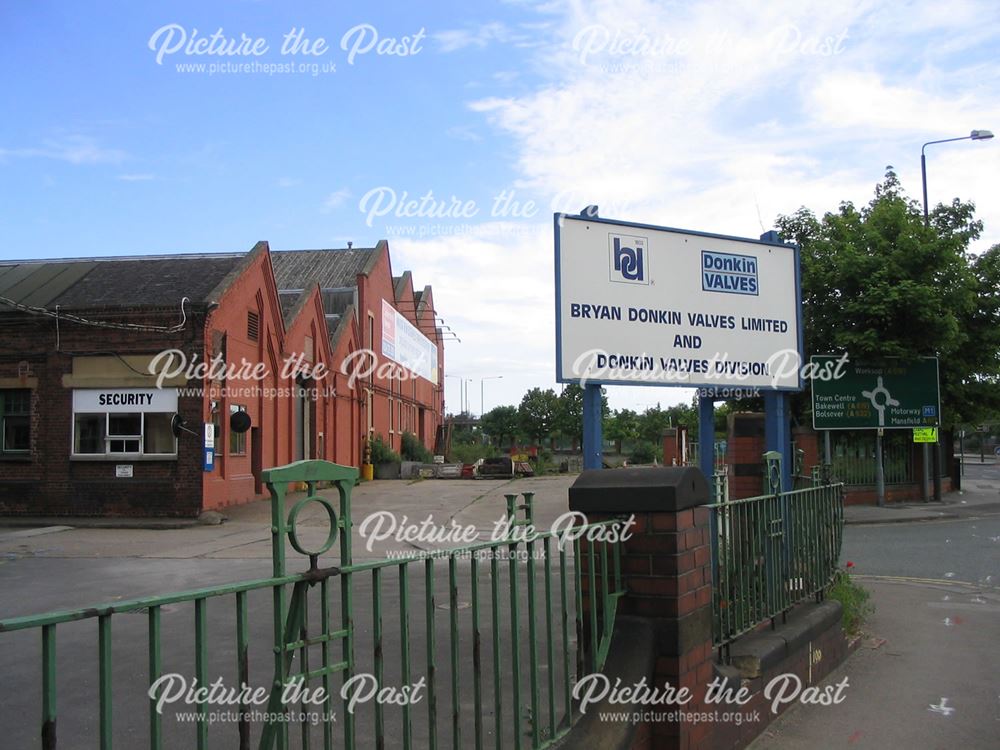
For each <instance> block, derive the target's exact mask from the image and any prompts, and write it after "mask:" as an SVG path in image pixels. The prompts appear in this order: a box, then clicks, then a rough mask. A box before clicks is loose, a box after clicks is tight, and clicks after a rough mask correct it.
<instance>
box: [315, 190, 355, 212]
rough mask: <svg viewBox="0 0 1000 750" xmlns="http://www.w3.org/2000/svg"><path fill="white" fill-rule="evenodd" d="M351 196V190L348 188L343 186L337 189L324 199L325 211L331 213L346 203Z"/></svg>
mask: <svg viewBox="0 0 1000 750" xmlns="http://www.w3.org/2000/svg"><path fill="white" fill-rule="evenodd" d="M350 197H351V191H350V190H348V189H347V188H341V189H340V190H336V191H334V192H332V193H330V194H329V195H328V196H326V200H325V201H323V209H322V210H323V213H329V212H330V211H333V210H335V209H337V208H340V207H341V206H342V205H344V202H345V201H346V200H347V199H348V198H350Z"/></svg>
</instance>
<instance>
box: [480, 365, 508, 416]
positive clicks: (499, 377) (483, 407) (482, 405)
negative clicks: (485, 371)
mask: <svg viewBox="0 0 1000 750" xmlns="http://www.w3.org/2000/svg"><path fill="white" fill-rule="evenodd" d="M502 379H503V375H487V376H486V377H485V378H479V416H480V417H482V416H483V414H485V413H486V399H485V398H484V395H485V393H486V391H485V390H484V388H483V383H485V382H486V381H487V380H502Z"/></svg>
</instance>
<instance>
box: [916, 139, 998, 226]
mask: <svg viewBox="0 0 1000 750" xmlns="http://www.w3.org/2000/svg"><path fill="white" fill-rule="evenodd" d="M992 137H993V131H991V130H973V131H972V132H971V133H969V134H968V135H963V136H962V137H961V138H944V139H942V140H940V141H927V143H925V144H924V145H923V146H921V147H920V177H921V180H922V181H923V187H924V224H925V225H926V224H929V223H930V216H929V214H928V210H927V155H926V154H925V153H924V149H926V148H927V147H928V146H933V145H934V144H935V143H952V142H953V141H988V140H989V139H990V138H992Z"/></svg>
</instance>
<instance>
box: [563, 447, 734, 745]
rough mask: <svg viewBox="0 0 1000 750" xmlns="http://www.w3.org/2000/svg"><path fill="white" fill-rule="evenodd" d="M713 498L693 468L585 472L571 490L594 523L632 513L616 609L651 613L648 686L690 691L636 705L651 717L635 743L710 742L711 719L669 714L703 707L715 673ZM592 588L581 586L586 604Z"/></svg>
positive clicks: (576, 507) (574, 506)
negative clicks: (683, 697) (672, 700)
mask: <svg viewBox="0 0 1000 750" xmlns="http://www.w3.org/2000/svg"><path fill="white" fill-rule="evenodd" d="M708 502H710V492H709V488H708V484H707V482H706V481H705V477H704V475H703V474H702V473H701V471H699V470H698V469H696V468H693V467H663V468H653V469H616V470H612V471H600V470H593V471H585V472H583V473H582V474H581V475H580V476H579V478H578V479H577V480H576V482H575V483H574V484H573V486H572V487H571V488H570V490H569V507H570V510H573V511H578V512H581V513H583V514H584V515H586V516H587V520H588V521H590V522H596V521H603V520H608V519H611V518H615V517H620V516H623V515H624V516H629V515H634V517H635V523H634V524H633V526H632V527H631V529H630V531H631V537H630V538H629V539H628V540H627V541H625V542H624V546H623V548H622V558H621V566H622V568H621V570H622V583H623V586H624V587H625V590H626V592H627V593H626V595H625V596H624V597H623V598H622V599H621V600H620V602H619V605H618V613H619V614H621V615H633V616H640V617H644V618H648V619H649V621H650V622H651V623H652V625H653V627H654V631H655V634H656V635H655V644H656V645H655V665H654V666H653V669H652V673H653V675H654V677H653V681H652V684H651V687H653V688H660V689H662V688H664V686H665V685H670V686H671V687H674V688H682V687H683V688H687V689H688V690H689V691H690V693H691V695H692V697H691V699H690V701H689V702H688V703H687V704H686V705H683V706H679V705H676V704H672V705H649V706H640V707H638V710H639V711H641V712H643V713H645V714H647V717H648V718H649V719H651V720H649V721H642V722H639V724H638V725H637V730H636V732H635V734H634V735H633V738H632V743H631V747H632V748H634V749H636V750H639V749H641V750H645V749H646V748H649V749H652V748H656V750H664V749H669V748H696V747H706V746H708V742H709V741H710V739H711V737H710V732H711V731H712V726H711V725H710V724H708V723H701V722H691V721H685V720H683V719H682V720H680V721H678V720H676V718H675V717H670V716H669V714H671V713H674V714H676V713H677V712H678V711H683V712H685V713H688V714H690V713H694V712H702V711H705V710H706V708H705V703H704V694H705V689H706V686H707V685H708V683H709V682H710V681H711V680H712V679H713V676H714V674H713V673H714V670H713V652H712V549H711V540H710V536H709V510H708V508H705V507H703V506H704V505H705V504H706V503H708ZM589 593H590V592H589V591H588V590H586V589H584V594H583V596H584V611H588V608H589V606H590V602H589ZM613 667H614V665H610V664H608V665H606V667H605V671H606V672H607V671H608V670H609V669H613ZM623 708H624V707H623ZM671 719H674V720H671Z"/></svg>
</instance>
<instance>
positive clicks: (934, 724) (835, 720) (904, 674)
mask: <svg viewBox="0 0 1000 750" xmlns="http://www.w3.org/2000/svg"><path fill="white" fill-rule="evenodd" d="M964 486H965V488H966V492H965V493H964V494H963V495H958V494H957V493H952V494H951V495H949V496H946V498H945V499H946V501H947V504H946V507H947V509H948V510H949V512H952V513H953V514H954V515H957V516H959V517H958V518H955V519H948V520H936V521H915V522H912V523H884V524H879V525H848V526H847V527H846V529H845V531H844V555H843V560H844V561H847V560H850V561H851V562H854V564H855V565H854V568H852V570H853V571H855V572H856V573H857V576H856V577H857V578H858V580H859V581H860V582H861V583H862V584H863V585H864V586H865V587H866V588H868V589H869V590H870V591H871V593H872V600H873V602H874V604H875V607H876V610H875V614H874V616H873V617H872V619H871V620H870V622H869V623H868V624H867V625H866V627H865V633H866V634H865V637H864V638H863V639H862V641H861V645H860V647H859V648H858V650H857V651H856V652H855V653H854V654H853V655H852V656H851V657H850V658H849V659H848V660H847V661H846V662H845V663H844V664H843V665H841V667H840V668H839V669H837V670H835V671H834V672H833V673H832V674H831V675H829V676H828V677H827V679H826V680H824V682H823V684H824V685H826V684H835V683H836V682H838V681H839V680H840V679H842V678H843V677H845V676H846V677H847V678H848V679H849V685H850V686H849V689H848V691H847V698H846V700H845V701H844V702H843V703H842V704H840V705H837V706H830V707H824V706H810V707H807V708H803V707H801V706H796V707H795V708H793V709H792V710H790V711H789V712H787V713H786V714H784V715H783V716H781V717H780V718H779V719H778V720H777V721H776V722H775V723H774V724H772V725H771V726H770V727H769V728H768V730H767V731H766V732H765V733H764V734H763V735H761V736H760V737H759V738H758V739H757V740H756V742H755V743H754V744H753V745H752V746H751V747H753V748H754V749H755V750H761V749H762V748H776V749H777V750H792V749H793V748H809V749H810V750H812V749H813V748H879V749H880V750H881V749H882V748H906V749H907V750H910V749H912V750H925V749H926V750H953V748H957V747H962V748H971V749H973V750H995V748H998V747H1000V669H998V667H1000V656H998V654H1000V650H998V643H1000V515H998V514H997V509H998V503H997V500H998V499H1000V469H998V467H997V466H996V465H991V464H987V465H986V466H976V465H969V466H967V467H966V477H965V482H964ZM886 513H890V514H891V513H892V511H886Z"/></svg>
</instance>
